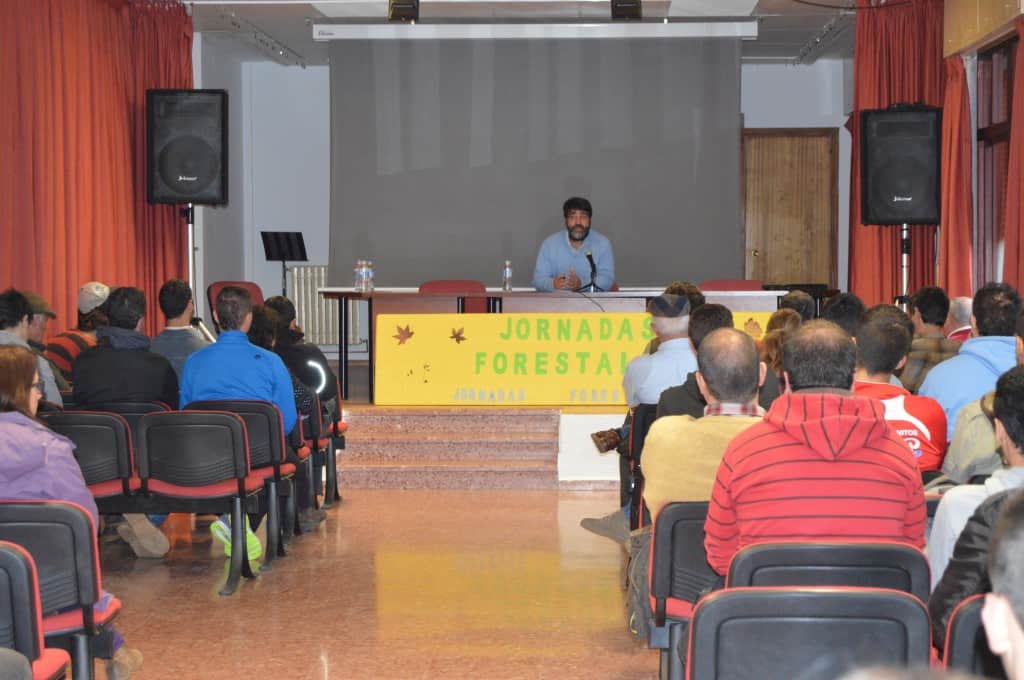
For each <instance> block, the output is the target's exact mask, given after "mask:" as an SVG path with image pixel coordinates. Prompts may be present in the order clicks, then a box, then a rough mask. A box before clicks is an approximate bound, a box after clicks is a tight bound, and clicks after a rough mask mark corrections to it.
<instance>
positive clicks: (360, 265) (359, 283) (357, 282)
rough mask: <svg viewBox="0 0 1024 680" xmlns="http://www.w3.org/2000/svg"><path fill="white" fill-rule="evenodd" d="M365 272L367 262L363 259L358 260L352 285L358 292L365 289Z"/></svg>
mask: <svg viewBox="0 0 1024 680" xmlns="http://www.w3.org/2000/svg"><path fill="white" fill-rule="evenodd" d="M365 273H366V263H365V262H363V261H362V260H356V268H355V270H354V277H353V282H352V287H353V288H354V289H355V290H356V292H361V291H362V290H363V280H364V278H363V275H364V274H365Z"/></svg>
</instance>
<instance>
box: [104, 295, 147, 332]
mask: <svg viewBox="0 0 1024 680" xmlns="http://www.w3.org/2000/svg"><path fill="white" fill-rule="evenodd" d="M104 305H106V308H107V317H108V318H109V319H110V325H111V326H115V327H117V328H128V329H130V330H134V329H135V327H136V326H138V325H139V320H140V319H141V318H142V317H144V316H146V294H145V293H143V292H142V291H141V290H139V289H138V288H132V287H131V286H122V287H120V288H115V289H114V290H112V291H110V297H108V298H107V301H106V302H105V303H104Z"/></svg>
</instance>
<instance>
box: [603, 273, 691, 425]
mask: <svg viewBox="0 0 1024 680" xmlns="http://www.w3.org/2000/svg"><path fill="white" fill-rule="evenodd" d="M647 312H648V313H649V314H650V315H651V330H653V331H654V335H655V336H656V337H657V338H658V350H657V351H656V352H655V353H654V354H649V355H644V356H638V357H636V358H635V359H633V360H632V361H630V362H629V365H628V366H626V376H625V377H624V378H623V379H622V387H623V389H624V390H625V393H626V403H627V404H629V405H630V406H631V407H633V406H637V405H639V404H657V403H658V399H660V398H661V393H662V392H663V391H665V390H666V389H668V388H669V387H673V386H674V385H682V384H683V383H684V382H686V376H687V374H689V373H692V372H693V371H696V370H697V355H696V354H695V353H694V351H693V345H691V344H690V338H689V334H688V331H689V326H690V303H689V301H688V300H687V299H686V298H685V297H684V296H682V295H671V294H669V293H662V294H661V295H659V296H658V297H656V298H653V299H652V300H651V301H650V303H649V304H648V305H647Z"/></svg>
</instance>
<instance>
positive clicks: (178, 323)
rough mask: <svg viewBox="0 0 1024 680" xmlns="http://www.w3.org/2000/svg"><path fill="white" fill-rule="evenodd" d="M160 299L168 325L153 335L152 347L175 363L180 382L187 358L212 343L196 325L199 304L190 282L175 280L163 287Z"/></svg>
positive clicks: (161, 309) (172, 363)
mask: <svg viewBox="0 0 1024 680" xmlns="http://www.w3.org/2000/svg"><path fill="white" fill-rule="evenodd" d="M158 300H159V303H160V311H161V312H163V314H164V318H166V319H167V325H166V326H165V327H164V329H163V330H162V331H160V333H159V334H157V336H156V337H155V338H153V342H152V343H150V346H149V349H150V351H151V352H155V353H156V354H159V355H161V356H163V357H165V358H166V359H167V360H168V361H170V362H171V366H172V367H173V368H174V372H175V374H177V376H178V380H179V381H180V380H181V372H182V370H184V368H185V359H188V358H189V356H190V355H191V354H192V353H193V352H195V351H197V350H200V349H202V348H204V347H206V346H207V345H209V344H210V343H209V342H208V341H207V340H206V338H204V337H203V334H202V333H200V332H199V331H198V330H197V329H195V328H193V327H192V317H193V316H194V315H195V311H196V305H195V300H194V299H193V297H192V288H191V287H190V286H189V285H188V283H187V282H186V281H182V280H181V279H171V280H170V281H168V282H167V283H165V284H164V285H162V286H160V293H159V295H158Z"/></svg>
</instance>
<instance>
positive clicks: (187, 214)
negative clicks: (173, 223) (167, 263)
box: [181, 203, 196, 295]
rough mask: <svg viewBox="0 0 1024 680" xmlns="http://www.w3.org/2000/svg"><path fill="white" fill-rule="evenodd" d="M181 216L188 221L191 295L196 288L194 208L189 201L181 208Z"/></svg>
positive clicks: (189, 284) (189, 285)
mask: <svg viewBox="0 0 1024 680" xmlns="http://www.w3.org/2000/svg"><path fill="white" fill-rule="evenodd" d="M181 216H182V217H184V218H185V221H186V222H187V223H188V287H189V288H191V289H192V291H193V295H194V294H195V289H196V209H195V206H194V205H193V204H191V203H189V204H188V205H186V206H185V207H184V208H182V209H181Z"/></svg>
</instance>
